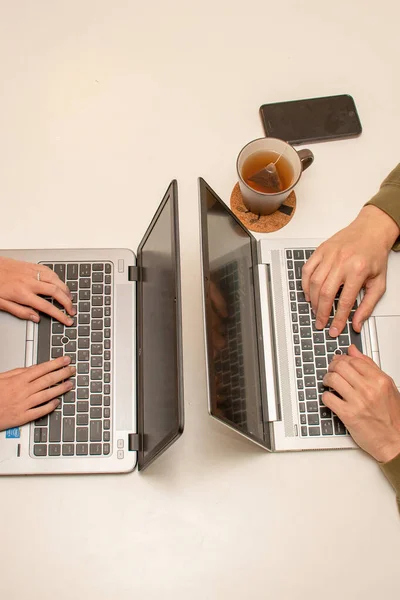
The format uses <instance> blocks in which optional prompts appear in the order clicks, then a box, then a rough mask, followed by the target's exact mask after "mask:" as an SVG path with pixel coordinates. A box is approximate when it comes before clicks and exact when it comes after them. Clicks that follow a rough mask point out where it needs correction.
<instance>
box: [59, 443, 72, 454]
mask: <svg viewBox="0 0 400 600" xmlns="http://www.w3.org/2000/svg"><path fill="white" fill-rule="evenodd" d="M74 450H75V449H74V445H73V444H63V445H62V454H63V456H73V455H74Z"/></svg>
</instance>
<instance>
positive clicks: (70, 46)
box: [0, 0, 400, 600]
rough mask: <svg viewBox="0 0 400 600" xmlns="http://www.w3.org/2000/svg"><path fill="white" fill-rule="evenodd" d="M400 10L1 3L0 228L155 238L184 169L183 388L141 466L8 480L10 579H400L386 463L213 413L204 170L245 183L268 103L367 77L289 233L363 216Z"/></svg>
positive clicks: (125, 582)
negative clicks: (317, 448)
mask: <svg viewBox="0 0 400 600" xmlns="http://www.w3.org/2000/svg"><path fill="white" fill-rule="evenodd" d="M399 19H400V4H399V3H398V2H395V1H394V0H381V1H380V2H377V3H375V2H372V1H371V0H353V2H345V1H344V0H336V1H335V2H327V1H326V0H322V1H321V0H308V2H298V1H296V0H282V2H275V3H273V2H265V1H261V0H248V1H247V2H238V1H237V0H231V2H228V1H226V0H201V2H200V1H197V0H192V1H191V2H187V1H186V0H169V2H163V1H162V0H153V2H139V1H135V0H130V1H129V0H121V1H119V2H107V1H106V0H86V1H85V2H78V1H77V0H70V1H69V2H65V1H61V0H36V1H35V2H28V1H27V0H25V1H22V2H5V1H3V2H1V4H0V54H1V56H2V60H1V64H0V114H1V118H0V202H1V219H0V239H1V246H2V247H4V248H7V247H9V248H22V247H41V246H42V247H43V246H47V247H73V246H76V247H84V246H89V247H96V246H99V247H105V246H110V247H118V246H128V247H132V248H134V249H136V247H137V245H138V243H139V242H140V239H141V236H142V234H143V232H144V230H145V228H146V226H147V224H148V222H149V221H150V219H151V217H152V215H153V212H154V211H155V209H156V207H157V205H158V202H159V201H160V199H161V197H162V194H163V192H164V190H165V188H166V187H167V185H168V183H169V181H170V180H171V179H172V178H174V177H176V178H177V179H178V181H179V194H180V226H181V249H182V277H183V289H182V292H183V309H184V315H183V325H184V358H185V396H186V399H185V406H186V427H185V433H184V435H183V437H182V438H181V440H179V441H178V442H177V443H176V444H175V445H174V446H173V447H172V448H171V449H170V450H169V451H168V452H167V453H166V454H165V455H164V456H163V457H162V458H161V459H160V460H158V461H157V462H156V463H155V464H154V465H153V466H152V467H151V468H150V469H149V470H148V471H147V472H146V473H144V474H143V475H142V474H139V473H138V472H134V473H132V474H129V475H125V476H113V477H111V476H92V477H90V476H83V477H48V478H45V477H35V478H22V477H20V478H4V479H1V480H0V564H1V577H0V589H1V597H2V598H4V599H10V600H11V599H12V600H14V599H15V600H20V599H23V598H33V599H34V600H36V599H38V600H39V599H40V600H54V599H55V600H67V599H68V600H70V599H73V600H81V599H82V600H83V599H85V600H86V599H89V600H92V599H93V600H106V599H107V600H109V599H111V598H112V599H114V598H115V599H116V600H125V599H126V600H128V599H129V600H131V599H132V598H135V597H140V598H144V599H146V600H153V599H158V598H165V599H166V600H167V599H168V600H169V599H174V600H175V599H181V598H182V599H183V598H185V599H186V598H191V599H192V600H205V599H207V600H225V599H228V598H229V599H232V600H233V599H240V600H242V599H246V600H250V599H256V598H271V599H272V598H273V599H274V600H291V599H293V600H303V599H304V600H305V599H307V600H314V599H319V598H324V600H331V599H336V598H344V599H345V600H347V599H350V598H352V599H353V598H354V599H357V600H358V599H360V600H370V599H375V598H376V597H379V598H382V599H384V600H392V599H394V598H398V565H399V556H400V536H399V517H398V514H397V510H396V506H395V499H394V494H393V491H392V489H391V488H390V486H389V484H388V483H387V481H386V480H385V479H384V477H383V475H382V474H381V473H380V471H379V469H378V467H377V466H376V464H374V462H373V461H372V460H370V459H369V458H368V457H367V456H365V455H364V454H363V453H362V452H360V451H343V452H330V453H322V452H321V453H317V452H315V453H303V454H280V455H279V454H274V455H272V454H268V453H266V452H264V451H262V450H261V449H259V448H257V447H254V446H253V445H251V444H250V443H247V441H246V440H244V439H241V438H240V437H238V436H236V435H235V434H234V433H233V432H229V431H228V430H227V429H226V428H225V427H223V426H221V425H220V424H218V423H217V422H215V421H213V420H212V419H211V418H210V417H209V416H208V414H207V408H206V378H205V363H204V349H203V327H202V312H201V291H200V264H199V237H198V208H197V181H196V178H197V177H198V176H199V175H202V176H203V177H205V178H206V180H207V181H209V183H210V184H211V185H212V186H213V187H214V188H215V190H216V191H217V192H218V193H219V194H220V195H221V196H222V197H223V198H224V199H225V200H228V199H229V194H230V191H231V189H232V187H233V185H234V183H235V159H236V156H237V154H238V152H239V150H240V149H241V147H242V146H243V145H244V144H245V143H246V142H248V141H249V140H251V139H254V138H256V137H259V136H261V135H262V127H261V123H260V120H259V116H258V108H259V106H260V105H261V104H262V103H265V102H269V101H279V100H289V99H297V98H304V97H313V96H320V95H330V94H335V93H350V94H352V95H353V96H354V98H355V100H356V103H357V106H358V109H359V114H360V117H361V120H362V123H363V127H364V132H363V134H362V136H361V138H359V139H357V140H352V141H342V142H333V143H326V144H320V145H314V146H313V147H312V148H313V151H314V153H315V163H314V165H313V167H312V168H311V169H310V170H309V171H308V172H307V173H306V174H305V175H304V177H303V179H302V182H301V184H300V185H299V186H298V190H297V192H298V208H297V212H296V215H295V218H294V219H293V221H292V222H291V223H290V225H288V226H287V227H286V228H285V229H284V230H282V231H281V232H279V233H277V234H275V235H277V236H285V237H296V236H304V235H307V236H316V235H321V236H328V235H330V234H332V233H333V232H335V231H336V230H337V229H338V228H340V227H342V226H344V225H345V224H347V223H348V221H349V220H350V218H352V217H353V216H354V215H355V214H356V213H357V211H358V209H359V207H360V206H361V205H362V203H363V202H365V201H366V200H367V199H368V198H369V197H370V196H371V195H372V194H373V193H374V192H375V190H376V189H377V187H378V185H379V184H380V182H381V180H382V179H383V178H384V177H385V175H386V174H387V173H388V172H389V171H390V170H391V168H392V167H393V166H395V164H396V163H397V162H398V160H399V149H398V144H399V142H398V140H399V135H400V119H399V105H400V83H399V81H400V80H399V76H398V74H399V51H398V49H399V45H398V33H399V32H398V23H399ZM139 595H140V596H139Z"/></svg>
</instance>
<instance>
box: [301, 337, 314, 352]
mask: <svg viewBox="0 0 400 600" xmlns="http://www.w3.org/2000/svg"><path fill="white" fill-rule="evenodd" d="M312 347H313V345H312V341H311V340H310V339H308V340H301V349H302V350H312Z"/></svg>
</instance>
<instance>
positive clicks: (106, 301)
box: [104, 296, 111, 306]
mask: <svg viewBox="0 0 400 600" xmlns="http://www.w3.org/2000/svg"><path fill="white" fill-rule="evenodd" d="M104 304H105V305H106V306H110V304H111V296H105V297H104Z"/></svg>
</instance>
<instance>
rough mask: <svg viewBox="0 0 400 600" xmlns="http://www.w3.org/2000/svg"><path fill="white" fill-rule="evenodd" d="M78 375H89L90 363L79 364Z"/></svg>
mask: <svg viewBox="0 0 400 600" xmlns="http://www.w3.org/2000/svg"><path fill="white" fill-rule="evenodd" d="M78 373H79V374H82V375H86V374H87V373H89V363H88V362H82V363H81V362H80V363H79V364H78ZM78 385H79V383H78ZM88 385H89V384H88Z"/></svg>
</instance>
